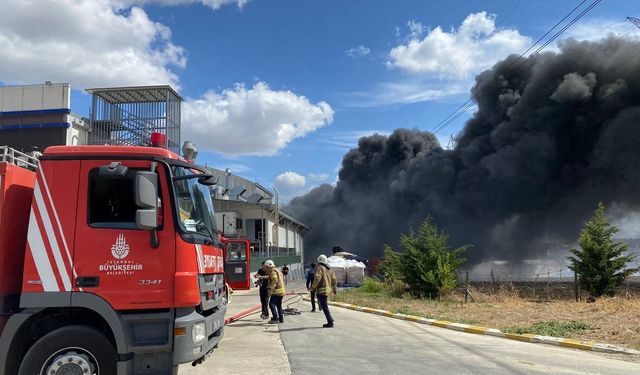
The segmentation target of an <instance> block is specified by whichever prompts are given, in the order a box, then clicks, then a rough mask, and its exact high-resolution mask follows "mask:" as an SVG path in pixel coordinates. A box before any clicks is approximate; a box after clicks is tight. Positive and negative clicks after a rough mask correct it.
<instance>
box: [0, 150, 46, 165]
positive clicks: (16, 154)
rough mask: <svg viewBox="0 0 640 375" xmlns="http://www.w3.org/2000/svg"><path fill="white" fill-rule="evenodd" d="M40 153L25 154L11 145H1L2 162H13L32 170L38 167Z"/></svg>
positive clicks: (0, 159)
mask: <svg viewBox="0 0 640 375" xmlns="http://www.w3.org/2000/svg"><path fill="white" fill-rule="evenodd" d="M40 155H41V154H40V153H39V152H38V151H33V152H31V153H29V154H25V153H24V152H20V151H18V150H15V149H13V148H11V147H9V146H0V162H6V163H11V164H14V165H17V166H18V167H22V168H26V169H30V170H36V169H37V168H38V157H39V156H40Z"/></svg>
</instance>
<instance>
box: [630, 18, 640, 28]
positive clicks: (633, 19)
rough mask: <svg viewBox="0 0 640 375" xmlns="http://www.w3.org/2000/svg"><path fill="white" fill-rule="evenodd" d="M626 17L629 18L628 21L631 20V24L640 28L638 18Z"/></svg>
mask: <svg viewBox="0 0 640 375" xmlns="http://www.w3.org/2000/svg"><path fill="white" fill-rule="evenodd" d="M627 19H628V20H629V22H631V23H632V24H634V25H636V27H638V28H639V29H640V19H638V18H635V17H627Z"/></svg>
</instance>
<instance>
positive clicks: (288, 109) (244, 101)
mask: <svg viewBox="0 0 640 375" xmlns="http://www.w3.org/2000/svg"><path fill="white" fill-rule="evenodd" d="M333 114H334V112H333V109H332V108H331V106H330V105H329V104H327V103H326V102H319V103H316V104H312V103H311V102H309V100H308V99H307V98H306V97H304V96H301V95H297V94H295V93H293V92H291V91H275V90H272V89H271V88H269V86H268V85H267V84H266V83H264V82H258V83H256V84H255V85H254V86H253V87H252V88H250V89H246V88H245V87H244V85H240V84H239V85H237V86H236V87H234V88H233V89H227V90H224V91H222V92H221V93H217V92H214V91H209V92H207V93H205V94H204V96H203V97H202V98H200V99H195V100H194V99H189V100H187V101H185V103H184V105H183V117H182V126H183V135H182V138H183V139H185V140H187V139H188V140H193V141H195V142H196V143H197V145H198V146H199V147H200V148H202V149H208V150H211V151H215V152H218V153H220V154H223V155H229V156H243V155H257V156H265V155H275V154H277V153H278V151H280V150H282V149H283V148H284V147H285V146H286V145H287V144H288V143H289V142H291V141H293V140H294V139H296V138H299V137H304V136H305V135H306V134H308V133H310V132H313V131H315V130H316V129H318V128H320V127H322V126H325V125H327V124H330V123H331V122H332V121H333Z"/></svg>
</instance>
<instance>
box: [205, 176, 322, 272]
mask: <svg viewBox="0 0 640 375" xmlns="http://www.w3.org/2000/svg"><path fill="white" fill-rule="evenodd" d="M207 169H208V170H209V171H211V173H212V174H213V175H214V177H215V178H216V179H217V181H218V184H217V185H216V186H214V187H213V189H212V194H213V195H212V197H213V204H214V209H215V212H216V222H217V223H218V226H219V229H220V230H221V231H222V233H223V235H224V236H225V237H231V238H233V237H242V238H247V239H248V240H249V241H250V243H251V248H252V259H253V262H252V269H257V267H258V264H259V263H260V262H261V261H263V260H266V259H272V260H273V261H274V262H275V263H276V264H277V265H279V266H281V265H284V264H287V265H289V269H290V270H291V272H292V273H293V274H296V273H297V274H299V276H300V277H302V272H303V264H302V259H304V241H303V237H304V235H305V233H306V232H307V231H309V229H310V228H309V227H308V226H307V225H305V224H304V223H302V222H300V221H299V220H297V219H296V218H294V217H293V216H292V215H290V214H288V213H286V212H284V211H282V209H281V208H280V207H279V204H276V203H277V202H276V201H277V194H274V193H272V192H271V191H269V190H268V189H267V188H265V187H264V186H262V185H260V184H259V183H256V182H251V181H249V180H247V179H245V178H243V177H240V176H236V175H233V174H232V173H231V171H230V170H229V169H227V170H224V171H223V170H219V169H215V168H207Z"/></svg>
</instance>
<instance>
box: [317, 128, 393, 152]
mask: <svg viewBox="0 0 640 375" xmlns="http://www.w3.org/2000/svg"><path fill="white" fill-rule="evenodd" d="M374 134H380V135H384V136H389V135H390V134H391V132H390V131H388V130H374V129H367V130H354V131H342V132H333V133H330V134H329V137H328V138H325V139H322V140H321V142H323V143H326V144H328V145H330V146H331V147H334V148H337V149H339V150H341V151H344V152H346V151H348V150H350V149H352V148H356V147H358V141H359V140H360V138H362V137H368V136H370V135H374Z"/></svg>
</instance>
